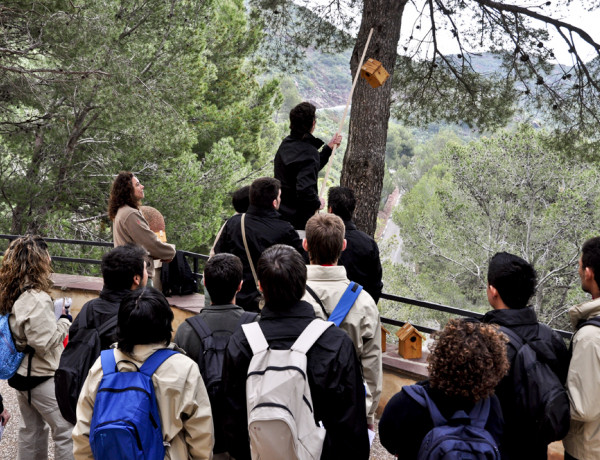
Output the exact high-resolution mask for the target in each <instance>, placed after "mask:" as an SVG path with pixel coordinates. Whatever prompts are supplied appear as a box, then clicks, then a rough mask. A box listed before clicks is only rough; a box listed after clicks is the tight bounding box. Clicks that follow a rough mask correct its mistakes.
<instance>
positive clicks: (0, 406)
mask: <svg viewBox="0 0 600 460" xmlns="http://www.w3.org/2000/svg"><path fill="white" fill-rule="evenodd" d="M2 412H4V404H3V403H2V395H0V414H1V413H2Z"/></svg>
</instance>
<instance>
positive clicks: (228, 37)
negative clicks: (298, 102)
mask: <svg viewBox="0 0 600 460" xmlns="http://www.w3.org/2000/svg"><path fill="white" fill-rule="evenodd" d="M10 3H11V5H10V6H11V8H10V9H6V8H5V9H3V10H2V11H3V13H2V14H3V28H2V29H0V61H1V62H2V67H1V69H0V75H2V78H0V193H2V200H1V201H0V216H1V217H2V218H0V227H2V230H3V231H5V232H13V233H23V232H25V231H35V232H40V233H42V234H44V235H46V236H57V237H69V236H72V237H77V238H83V239H103V240H108V241H110V240H111V239H112V237H111V233H110V227H111V223H110V222H109V221H108V219H106V214H105V210H106V206H107V200H108V194H109V190H110V186H111V183H112V178H113V177H114V174H116V173H117V172H118V171H120V170H131V171H134V172H135V173H136V174H137V175H138V177H139V178H140V179H141V181H142V182H143V183H144V184H145V185H146V186H147V192H148V193H147V203H146V204H148V205H153V206H155V207H156V208H157V209H159V210H160V211H161V212H162V213H163V214H164V216H165V219H166V221H167V229H168V236H169V241H170V242H173V243H176V244H177V245H178V246H180V247H182V246H181V245H183V247H185V249H187V250H195V249H198V248H201V247H206V246H207V245H209V244H210V243H212V238H213V236H214V234H215V233H216V230H217V229H218V226H219V225H220V223H221V220H222V218H223V217H224V216H225V215H227V214H230V210H229V208H227V207H226V203H227V202H228V201H229V199H228V197H227V196H226V194H227V193H228V192H229V191H231V190H232V189H233V188H236V187H237V184H236V182H237V181H239V180H242V179H243V176H244V175H248V174H249V169H248V163H249V162H252V163H253V164H263V163H264V162H265V159H266V157H267V156H268V155H267V153H266V152H269V151H271V150H272V149H273V142H274V141H273V134H274V132H275V130H276V127H275V125H274V124H273V123H272V122H271V120H270V117H271V114H272V113H273V111H274V110H275V109H276V108H277V106H278V104H279V101H280V96H279V93H278V89H277V87H278V82H277V81H276V80H268V81H265V82H264V83H263V84H262V85H260V84H258V82H257V75H259V74H260V73H262V72H263V68H264V64H263V63H262V62H261V61H259V60H257V59H255V58H254V55H255V52H256V49H257V46H258V43H259V42H260V40H261V37H262V36H261V33H260V30H259V29H257V27H256V24H254V23H252V22H249V21H248V20H247V12H246V10H245V9H244V4H243V1H242V0H224V1H219V2H213V1H212V0H205V1H200V2H166V3H165V2H160V1H157V0H150V1H147V2H141V3H140V2H119V1H114V0H103V1H98V2H70V1H55V2H37V1H28V2H25V1H12V2H10ZM209 18H210V20H207V19H209ZM194 146H195V147H194ZM193 149H194V150H193ZM193 152H196V153H197V155H195V154H194V153H193Z"/></svg>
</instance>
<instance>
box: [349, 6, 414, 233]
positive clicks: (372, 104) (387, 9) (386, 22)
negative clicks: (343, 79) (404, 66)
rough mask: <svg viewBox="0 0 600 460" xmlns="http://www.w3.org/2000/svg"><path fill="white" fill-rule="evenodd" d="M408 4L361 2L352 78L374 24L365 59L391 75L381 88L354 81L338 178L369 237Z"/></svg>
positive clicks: (374, 221) (380, 182)
mask: <svg viewBox="0 0 600 460" xmlns="http://www.w3.org/2000/svg"><path fill="white" fill-rule="evenodd" d="M406 3H407V0H364V1H363V11H362V20H361V25H360V29H359V32H358V37H357V40H356V45H355V46H354V51H353V52H352V57H351V59H350V70H351V72H352V78H354V75H355V74H356V72H360V69H358V63H359V60H360V56H361V54H362V51H363V48H364V46H365V44H366V41H367V37H368V35H369V31H370V30H371V27H373V29H374V30H373V37H372V38H371V43H370V44H369V49H368V50H367V54H366V56H365V60H366V59H368V58H373V59H376V60H378V61H380V62H381V63H382V65H383V67H384V68H385V69H386V70H387V71H388V72H389V74H390V77H389V79H388V81H386V82H385V83H384V84H383V86H380V87H379V88H371V86H370V85H369V84H368V83H367V82H366V81H365V80H362V79H361V80H360V81H359V82H358V83H357V85H356V89H355V90H354V95H353V97H352V114H351V117H350V128H349V133H348V148H347V149H346V153H345V156H344V164H343V168H342V175H341V179H340V183H341V185H342V186H343V187H348V188H351V189H353V190H354V193H355V194H356V200H357V205H356V212H355V214H354V220H355V222H356V225H357V227H358V228H359V229H360V230H362V231H364V232H366V233H368V234H369V235H374V234H375V228H376V226H377V213H378V210H379V202H380V199H381V190H382V188H383V175H384V172H385V144H386V139H387V131H388V120H389V118H390V101H391V90H392V84H391V80H392V78H393V76H394V66H395V64H396V55H397V47H398V40H399V39H400V25H401V23H402V13H403V12H404V6H405V5H406Z"/></svg>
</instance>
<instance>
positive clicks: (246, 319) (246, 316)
mask: <svg viewBox="0 0 600 460" xmlns="http://www.w3.org/2000/svg"><path fill="white" fill-rule="evenodd" d="M257 316H258V313H253V312H251V311H245V312H244V313H242V316H240V321H239V322H238V325H237V326H236V327H235V328H236V329H239V328H240V327H241V326H242V325H244V324H248V323H252V322H253V321H254V320H255V319H256V317H257Z"/></svg>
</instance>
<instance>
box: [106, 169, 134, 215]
mask: <svg viewBox="0 0 600 460" xmlns="http://www.w3.org/2000/svg"><path fill="white" fill-rule="evenodd" d="M131 179H133V173H132V172H129V171H121V172H120V173H119V175H118V176H117V177H116V179H115V181H114V182H113V185H112V189H111V190H110V198H109V199H108V217H110V220H115V217H116V216H117V211H118V210H119V208H121V207H122V206H125V205H127V206H131V207H132V208H135V209H138V208H139V206H138V200H136V198H135V196H134V190H133V184H132V182H131Z"/></svg>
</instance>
